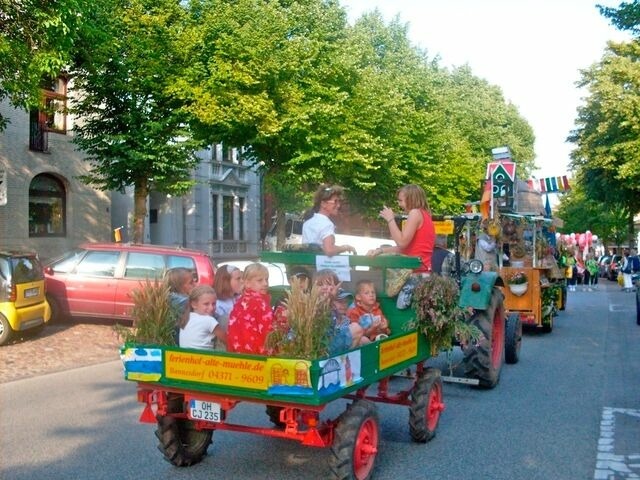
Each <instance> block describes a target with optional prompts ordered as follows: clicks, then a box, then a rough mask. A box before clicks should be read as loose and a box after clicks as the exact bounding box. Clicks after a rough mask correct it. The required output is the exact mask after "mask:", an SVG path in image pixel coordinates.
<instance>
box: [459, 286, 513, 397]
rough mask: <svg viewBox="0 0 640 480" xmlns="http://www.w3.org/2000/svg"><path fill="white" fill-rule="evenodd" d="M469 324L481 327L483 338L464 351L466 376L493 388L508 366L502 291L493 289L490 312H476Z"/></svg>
mask: <svg viewBox="0 0 640 480" xmlns="http://www.w3.org/2000/svg"><path fill="white" fill-rule="evenodd" d="M469 323H470V324H471V325H474V326H475V327H477V328H478V329H479V330H480V332H481V335H480V338H479V339H478V340H476V341H475V342H470V343H469V344H468V345H467V346H466V348H465V349H464V360H463V364H464V367H465V375H466V376H467V378H472V379H477V380H478V381H479V382H480V383H479V385H478V386H479V387H481V388H493V387H495V386H496V385H497V384H498V381H499V380H500V371H501V369H502V363H503V362H504V336H505V318H504V295H503V294H502V292H501V291H500V289H498V288H496V287H494V288H493V292H492V293H491V300H490V302H489V306H488V307H487V309H486V310H476V311H475V312H474V314H473V316H472V317H471V319H470V320H469Z"/></svg>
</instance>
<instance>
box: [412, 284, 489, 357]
mask: <svg viewBox="0 0 640 480" xmlns="http://www.w3.org/2000/svg"><path fill="white" fill-rule="evenodd" d="M459 297H460V289H459V288H458V284H457V283H456V282H455V280H454V279H453V278H451V277H442V276H440V275H431V276H430V277H428V278H426V279H424V280H423V281H422V282H421V283H420V284H419V285H418V286H417V287H416V289H415V292H414V294H413V298H414V305H415V309H416V320H415V323H414V324H412V325H411V326H410V328H416V329H417V330H419V331H420V332H422V333H423V334H424V335H425V336H426V337H427V339H428V340H429V342H430V343H431V350H432V352H433V353H434V354H435V353H437V352H438V350H441V349H450V348H451V347H452V346H453V341H454V340H456V339H457V340H458V341H460V342H462V343H469V342H471V341H475V340H477V339H478V338H480V331H479V330H478V328H477V327H475V326H473V325H469V324H468V323H467V320H468V315H467V311H466V310H464V309H463V308H461V307H460V306H459V305H458V299H459Z"/></svg>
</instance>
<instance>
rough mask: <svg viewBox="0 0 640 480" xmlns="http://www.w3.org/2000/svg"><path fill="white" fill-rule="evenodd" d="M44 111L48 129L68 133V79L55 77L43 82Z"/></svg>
mask: <svg viewBox="0 0 640 480" xmlns="http://www.w3.org/2000/svg"><path fill="white" fill-rule="evenodd" d="M42 95H43V109H42V110H43V112H44V115H45V118H46V120H45V123H46V125H47V130H49V131H50V132H56V133H64V134H66V133H67V80H66V79H65V78H63V77H58V78H55V79H53V80H51V81H47V82H45V83H43V84H42Z"/></svg>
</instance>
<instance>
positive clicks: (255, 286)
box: [244, 273, 269, 293]
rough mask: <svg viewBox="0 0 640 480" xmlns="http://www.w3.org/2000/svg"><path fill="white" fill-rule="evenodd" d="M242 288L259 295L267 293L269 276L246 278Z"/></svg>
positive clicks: (261, 275)
mask: <svg viewBox="0 0 640 480" xmlns="http://www.w3.org/2000/svg"><path fill="white" fill-rule="evenodd" d="M244 286H245V287H246V288H248V289H250V290H254V291H256V292H259V293H269V274H268V273H266V274H260V275H255V276H253V277H251V278H247V279H246V280H245V282H244Z"/></svg>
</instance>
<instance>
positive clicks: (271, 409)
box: [267, 405, 285, 427]
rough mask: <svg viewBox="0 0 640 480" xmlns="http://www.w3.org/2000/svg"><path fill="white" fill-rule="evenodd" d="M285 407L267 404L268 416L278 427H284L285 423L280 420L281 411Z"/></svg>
mask: <svg viewBox="0 0 640 480" xmlns="http://www.w3.org/2000/svg"><path fill="white" fill-rule="evenodd" d="M282 408H283V407H276V406H275V405H267V416H268V417H269V420H271V423H273V424H274V425H275V426H276V427H284V426H285V424H284V422H283V421H282V420H280V412H281V411H282Z"/></svg>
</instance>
